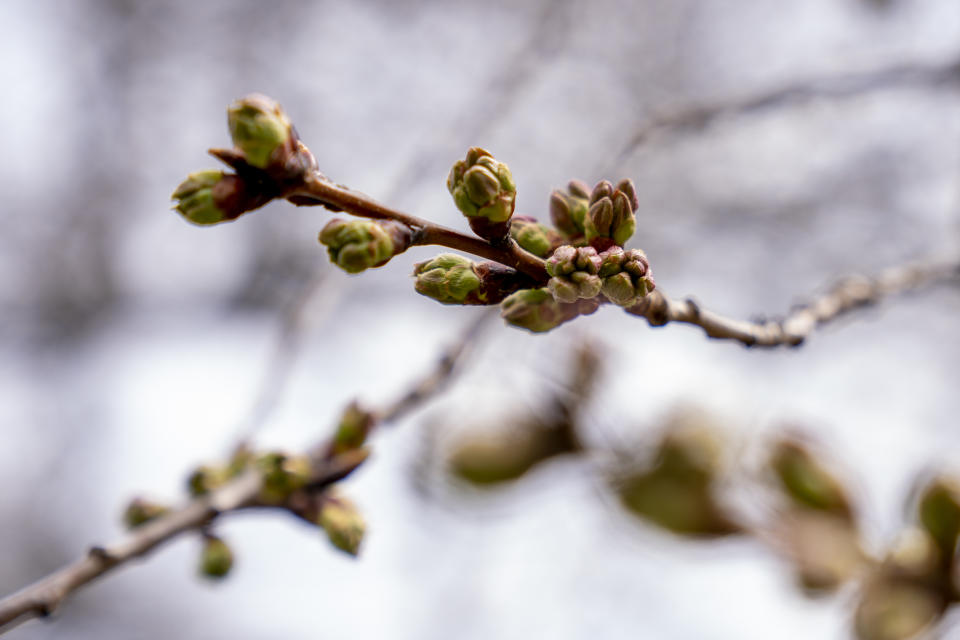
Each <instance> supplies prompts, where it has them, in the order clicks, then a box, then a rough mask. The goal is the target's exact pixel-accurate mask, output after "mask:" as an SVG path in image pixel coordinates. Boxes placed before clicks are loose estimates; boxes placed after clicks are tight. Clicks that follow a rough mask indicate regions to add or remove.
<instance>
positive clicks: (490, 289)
mask: <svg viewBox="0 0 960 640" xmlns="http://www.w3.org/2000/svg"><path fill="white" fill-rule="evenodd" d="M413 275H414V276H415V277H416V282H415V284H414V287H415V288H416V290H417V293H419V294H421V295H425V296H427V297H428V298H433V299H434V300H436V301H438V302H442V303H443V304H469V305H487V304H497V303H499V302H500V301H501V300H503V299H504V298H506V297H507V296H508V295H510V294H511V293H513V292H514V291H516V290H517V289H519V288H520V287H521V286H524V285H525V284H527V283H528V282H529V280H528V279H527V278H526V277H525V276H524V275H523V274H521V273H518V272H517V271H516V270H515V269H511V268H510V267H506V266H504V265H502V264H499V263H496V262H473V261H472V260H470V259H469V258H465V257H463V256H460V255H457V254H454V253H442V254H440V255H439V256H437V257H436V258H433V259H432V260H427V261H426V262H421V263H419V264H417V265H415V266H414V270H413Z"/></svg>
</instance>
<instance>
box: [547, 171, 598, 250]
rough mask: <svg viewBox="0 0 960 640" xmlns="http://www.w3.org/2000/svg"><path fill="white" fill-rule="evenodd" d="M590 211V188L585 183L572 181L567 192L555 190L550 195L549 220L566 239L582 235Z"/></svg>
mask: <svg viewBox="0 0 960 640" xmlns="http://www.w3.org/2000/svg"><path fill="white" fill-rule="evenodd" d="M589 209H590V187H588V186H587V184H586V183H585V182H581V181H579V180H572V181H571V182H570V184H569V185H568V186H567V191H560V190H556V191H554V192H553V193H552V194H551V195H550V219H551V220H553V224H554V226H555V227H556V228H557V229H558V230H559V231H560V233H562V234H564V235H565V236H567V237H568V238H571V239H573V238H579V237H581V236H582V235H583V227H584V221H585V219H586V217H587V211H588V210H589Z"/></svg>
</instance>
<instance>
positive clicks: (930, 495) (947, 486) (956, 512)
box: [917, 478, 960, 560]
mask: <svg viewBox="0 0 960 640" xmlns="http://www.w3.org/2000/svg"><path fill="white" fill-rule="evenodd" d="M917 511H918V516H919V518H920V524H921V525H923V528H924V529H925V530H926V531H927V533H929V534H930V537H932V538H933V540H934V542H936V544H937V547H939V548H940V552H941V553H942V554H943V557H944V558H946V559H948V560H949V559H952V558H953V557H954V555H955V553H956V548H957V539H958V537H960V487H958V486H957V485H956V484H954V483H953V482H952V481H950V480H948V479H946V478H935V479H934V480H933V481H932V482H931V483H930V484H929V485H927V486H926V487H925V488H924V490H923V492H922V493H921V494H920V499H919V504H918V505H917Z"/></svg>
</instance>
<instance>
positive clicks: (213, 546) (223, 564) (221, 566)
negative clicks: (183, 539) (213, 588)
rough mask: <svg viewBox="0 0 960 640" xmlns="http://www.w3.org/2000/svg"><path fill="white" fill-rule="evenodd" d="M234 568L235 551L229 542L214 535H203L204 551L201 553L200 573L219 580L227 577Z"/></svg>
mask: <svg viewBox="0 0 960 640" xmlns="http://www.w3.org/2000/svg"><path fill="white" fill-rule="evenodd" d="M232 568H233V551H231V550H230V547H229V546H227V543H226V542H224V541H223V540H221V539H220V538H218V537H216V536H212V535H205V536H204V537H203V551H202V552H201V553H200V567H199V569H200V575H202V576H203V577H205V578H211V579H214V580H219V579H221V578H224V577H226V575H227V574H228V573H230V569H232Z"/></svg>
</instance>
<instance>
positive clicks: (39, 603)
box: [0, 314, 489, 635]
mask: <svg viewBox="0 0 960 640" xmlns="http://www.w3.org/2000/svg"><path fill="white" fill-rule="evenodd" d="M488 317H489V314H483V315H482V316H481V317H480V318H479V319H478V320H477V321H476V322H473V323H471V324H470V326H469V327H468V328H467V330H466V331H465V332H464V333H463V334H462V335H461V336H460V338H459V339H458V340H457V342H456V343H454V344H453V345H452V346H451V347H449V348H448V349H447V350H446V351H445V352H444V353H443V354H442V355H441V357H440V358H439V360H438V362H437V364H436V365H435V366H434V368H433V370H431V371H430V372H429V373H428V374H427V375H426V376H424V377H423V378H422V379H420V380H419V381H418V382H417V383H416V384H414V385H412V387H411V389H410V390H409V391H408V392H407V393H405V394H404V395H403V396H401V398H400V399H399V400H397V401H396V402H395V403H393V404H391V405H388V406H387V407H385V408H384V409H383V410H382V411H379V412H375V413H374V414H373V415H374V416H375V421H376V422H377V423H380V424H383V423H387V422H392V421H396V420H397V419H399V418H401V417H403V416H404V415H406V414H407V413H408V412H409V411H410V410H412V409H413V408H415V407H417V406H419V405H421V404H423V403H424V402H425V401H427V400H429V399H430V398H431V397H433V396H434V395H435V394H437V393H438V392H439V391H441V390H442V389H443V388H444V386H445V385H446V383H447V382H449V380H450V379H451V377H452V375H453V374H454V372H455V371H456V365H457V364H458V363H459V362H460V361H461V360H462V358H463V356H464V354H465V353H466V351H467V347H468V346H469V344H470V343H471V342H472V341H473V340H474V339H475V338H476V336H477V335H478V334H479V331H480V329H481V327H482V323H483V322H484V321H485V320H486V319H487V318H488ZM328 452H329V447H328V446H324V445H320V446H317V447H315V448H314V449H313V453H312V455H311V461H312V469H311V477H310V479H309V481H308V483H307V489H308V490H309V491H311V492H314V491H320V490H322V489H324V488H326V487H328V486H329V485H331V484H333V483H335V482H338V481H339V480H341V479H343V478H345V477H346V476H348V475H349V474H350V473H352V472H353V471H354V470H355V469H356V468H357V467H359V466H360V465H361V464H362V463H363V462H364V461H365V460H366V457H367V452H366V450H365V449H354V450H350V451H347V452H344V453H341V454H337V455H333V456H331V455H329V453H328ZM263 486H264V484H263V475H262V474H261V473H260V472H258V471H256V470H248V471H246V472H244V473H243V474H241V475H240V476H238V477H236V478H235V479H233V480H230V481H229V482H227V483H226V484H224V485H222V486H221V487H218V488H216V489H214V490H212V491H211V492H210V493H209V494H207V495H204V496H201V497H198V498H195V499H193V500H191V501H190V502H189V503H187V504H186V505H184V506H183V507H181V508H179V509H174V510H172V511H170V512H169V513H167V514H166V515H163V516H160V517H158V518H157V519H155V520H151V521H150V522H147V523H146V524H144V525H142V526H140V527H137V528H136V529H134V530H133V531H131V532H130V533H129V534H128V535H127V536H125V537H124V538H122V539H121V540H119V541H117V542H116V543H114V544H111V545H107V546H95V547H91V548H90V550H89V551H88V552H87V554H86V555H85V556H84V557H83V558H80V559H79V560H77V561H75V562H73V563H71V564H69V565H67V566H65V567H63V568H61V569H59V570H57V571H55V572H54V573H52V574H50V575H48V576H47V577H45V578H43V579H41V580H39V581H37V582H35V583H33V584H32V585H30V586H28V587H26V588H24V589H23V590H21V591H19V592H17V593H14V594H12V595H10V596H7V597H6V598H3V599H2V600H0V635H2V634H4V633H6V632H7V631H10V630H11V629H13V628H14V627H15V626H17V625H19V624H20V623H22V622H25V621H27V620H29V619H32V618H44V617H47V616H49V615H51V614H52V613H53V612H54V611H55V610H56V609H57V607H59V606H60V604H61V603H62V602H63V600H65V599H66V598H67V597H68V596H70V595H71V594H72V593H73V592H74V591H76V590H77V589H79V588H80V587H82V586H84V585H86V584H88V583H89V582H91V581H93V580H94V579H96V578H98V577H100V576H102V575H104V574H106V573H108V572H110V571H112V570H113V569H116V568H118V567H121V566H123V565H125V564H127V563H129V562H130V561H132V560H134V559H136V558H139V557H141V556H144V555H146V554H148V553H149V552H151V551H152V550H153V549H155V548H156V547H158V546H160V545H162V544H163V543H165V542H168V541H170V540H172V539H174V538H176V537H177V536H179V535H180V534H183V533H186V532H190V531H196V530H200V529H204V528H206V527H207V526H209V525H210V524H211V523H212V522H213V521H214V520H216V519H217V518H219V517H220V516H221V515H223V514H226V513H230V512H235V511H239V510H242V509H247V508H253V507H264V508H277V507H278V506H279V507H283V506H284V505H275V504H265V503H262V502H260V501H259V498H258V496H259V495H260V492H261V490H262V489H263ZM296 498H297V496H295V495H294V496H291V499H290V500H291V502H293V501H294V500H295V499H296Z"/></svg>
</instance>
